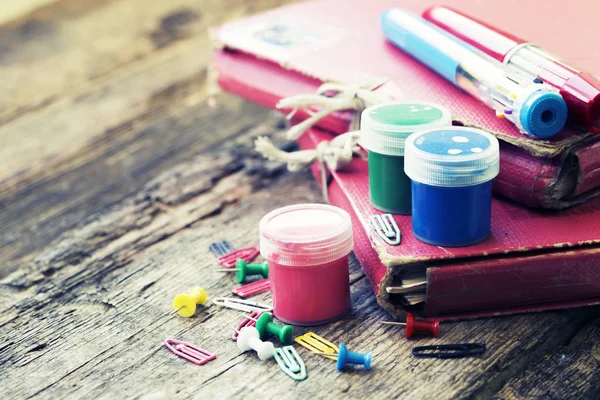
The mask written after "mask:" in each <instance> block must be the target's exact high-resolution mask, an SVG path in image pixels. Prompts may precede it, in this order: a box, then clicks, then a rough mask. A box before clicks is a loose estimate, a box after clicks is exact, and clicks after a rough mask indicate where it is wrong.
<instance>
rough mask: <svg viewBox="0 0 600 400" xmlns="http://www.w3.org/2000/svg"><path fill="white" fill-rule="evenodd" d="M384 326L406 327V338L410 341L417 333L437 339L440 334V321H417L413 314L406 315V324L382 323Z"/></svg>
mask: <svg viewBox="0 0 600 400" xmlns="http://www.w3.org/2000/svg"><path fill="white" fill-rule="evenodd" d="M381 323H382V324H384V325H403V326H406V330H405V334H406V338H407V339H410V338H411V337H412V336H413V334H415V333H417V332H421V333H428V334H431V335H432V336H435V337H437V336H438V334H439V333H440V320H439V319H434V320H433V321H424V320H418V319H415V317H414V315H412V314H411V313H407V314H406V322H388V321H382V322H381Z"/></svg>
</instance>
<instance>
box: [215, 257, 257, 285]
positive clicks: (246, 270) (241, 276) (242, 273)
mask: <svg viewBox="0 0 600 400" xmlns="http://www.w3.org/2000/svg"><path fill="white" fill-rule="evenodd" d="M217 271H218V272H232V271H235V279H236V280H237V282H238V283H244V281H245V280H246V276H247V275H262V277H263V278H265V279H266V278H268V277H269V263H268V262H266V261H265V262H263V263H261V264H248V263H247V262H246V261H244V260H242V259H241V258H238V260H237V261H236V262H235V268H224V269H218V270H217Z"/></svg>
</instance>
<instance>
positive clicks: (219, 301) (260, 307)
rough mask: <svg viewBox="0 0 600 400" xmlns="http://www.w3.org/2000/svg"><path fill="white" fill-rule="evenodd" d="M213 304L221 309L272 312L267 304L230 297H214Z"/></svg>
mask: <svg viewBox="0 0 600 400" xmlns="http://www.w3.org/2000/svg"><path fill="white" fill-rule="evenodd" d="M213 303H215V304H216V305H218V306H221V307H227V308H232V309H234V310H239V311H247V312H252V311H264V312H271V311H273V306H271V305H268V304H262V303H257V302H256V301H250V300H241V299H234V298H230V297H215V298H214V299H213Z"/></svg>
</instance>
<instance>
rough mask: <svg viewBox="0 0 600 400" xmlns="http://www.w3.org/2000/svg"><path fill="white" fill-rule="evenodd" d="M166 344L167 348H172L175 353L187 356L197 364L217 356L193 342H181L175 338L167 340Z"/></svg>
mask: <svg viewBox="0 0 600 400" xmlns="http://www.w3.org/2000/svg"><path fill="white" fill-rule="evenodd" d="M165 346H167V349H169V350H171V352H172V353H173V354H176V355H178V356H179V357H181V358H185V359H186V360H188V361H190V362H193V363H194V364H197V365H203V364H206V363H207V362H209V361H211V360H214V359H215V358H217V355H216V354H212V353H210V352H208V351H206V350H203V349H201V348H200V347H198V346H194V345H193V344H189V343H186V342H181V341H179V340H175V339H167V340H165Z"/></svg>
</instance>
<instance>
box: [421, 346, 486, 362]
mask: <svg viewBox="0 0 600 400" xmlns="http://www.w3.org/2000/svg"><path fill="white" fill-rule="evenodd" d="M412 353H413V356H415V357H419V358H440V359H448V358H463V357H472V356H478V355H480V354H483V353H485V344H484V343H461V344H442V345H437V346H418V347H415V348H414V349H413V350H412Z"/></svg>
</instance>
